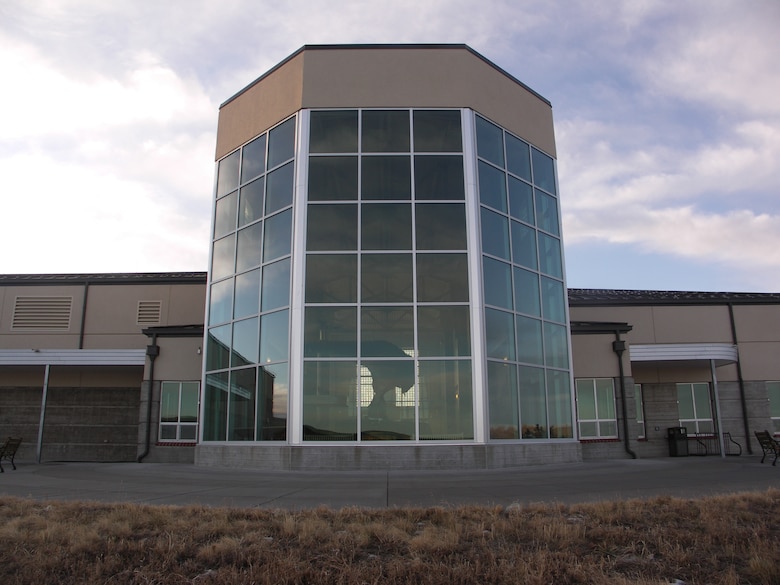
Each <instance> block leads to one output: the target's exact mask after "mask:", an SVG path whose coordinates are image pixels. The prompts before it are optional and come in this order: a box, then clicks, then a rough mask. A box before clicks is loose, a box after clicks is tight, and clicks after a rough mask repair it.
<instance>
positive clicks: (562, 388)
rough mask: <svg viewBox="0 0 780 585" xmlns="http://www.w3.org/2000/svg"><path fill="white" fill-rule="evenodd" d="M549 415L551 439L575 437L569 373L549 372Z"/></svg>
mask: <svg viewBox="0 0 780 585" xmlns="http://www.w3.org/2000/svg"><path fill="white" fill-rule="evenodd" d="M547 392H548V399H547V400H548V413H549V417H550V438H551V439H568V438H571V437H572V436H573V430H574V429H573V428H572V422H571V386H570V383H569V372H562V371H558V370H547Z"/></svg>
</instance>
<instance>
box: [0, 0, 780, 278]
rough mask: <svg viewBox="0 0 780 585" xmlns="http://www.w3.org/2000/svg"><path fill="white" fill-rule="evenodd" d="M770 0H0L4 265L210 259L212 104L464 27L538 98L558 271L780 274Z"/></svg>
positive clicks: (776, 20) (198, 264) (161, 266)
mask: <svg viewBox="0 0 780 585" xmlns="http://www.w3.org/2000/svg"><path fill="white" fill-rule="evenodd" d="M778 29H780V2H777V1H776V0H751V1H750V2H746V1H744V0H731V1H729V0H721V1H713V0H688V1H686V2H680V1H679V0H672V1H666V0H632V1H630V2H629V1H622V0H598V1H592V0H582V1H576V0H560V1H556V2H552V1H550V0H387V1H385V2H373V1H370V0H361V1H358V0H337V1H333V0H331V1H327V2H326V1H324V0H323V1H320V0H298V1H296V0H284V1H279V0H274V1H270V0H255V1H252V0H220V1H216V0H166V1H165V2H158V1H153V0H134V1H131V0H114V1H105V0H60V1H57V0H36V1H35V2H31V1H29V0H2V1H0V79H2V80H3V91H2V92H0V194H1V196H2V202H3V210H2V214H1V215H0V217H3V219H4V220H3V221H2V224H0V250H2V252H0V273H38V272H64V273H74V272H167V271H190V270H192V271H202V270H206V264H207V257H208V231H209V225H210V212H211V197H212V193H211V191H212V184H213V173H214V163H213V158H214V146H215V129H216V123H217V110H218V107H219V104H220V103H222V102H223V101H224V100H225V99H227V98H228V97H230V96H231V95H233V94H234V93H235V92H236V91H238V90H239V89H241V88H242V87H244V86H245V85H247V84H248V83H249V82H251V81H252V80H253V79H255V78H256V77H258V76H259V75H260V74H262V73H263V72H265V71H266V70H267V69H269V68H270V67H272V66H273V65H275V64H276V63H277V62H279V61H281V60H282V59H284V58H285V57H287V56H288V55H289V54H290V53H292V52H294V51H295V50H297V49H298V48H300V47H301V46H302V45H304V44H329V43H467V44H468V45H470V46H471V47H472V48H474V49H475V50H477V51H478V52H480V53H481V54H482V55H484V56H485V57H487V58H488V59H490V60H491V61H493V62H494V63H496V64H497V65H499V66H500V67H502V68H503V69H505V70H506V71H508V72H509V73H511V74H512V75H514V76H515V77H517V78H519V79H520V80H522V81H523V82H525V83H526V84H527V85H529V86H530V87H532V88H533V89H535V90H536V91H537V92H539V93H541V94H542V95H544V96H545V97H546V98H547V99H549V100H550V101H551V102H552V104H553V112H554V117H555V129H556V135H557V142H558V171H559V182H560V190H561V202H562V210H563V220H564V242H565V249H566V262H567V272H568V285H569V286H570V287H581V288H621V289H623V288H625V289H659V290H709V291H767V292H777V291H780V59H779V58H778V56H779V55H780V34H778V33H777V31H778Z"/></svg>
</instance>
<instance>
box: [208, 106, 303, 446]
mask: <svg viewBox="0 0 780 585" xmlns="http://www.w3.org/2000/svg"><path fill="white" fill-rule="evenodd" d="M295 143H296V140H295V118H290V119H288V120H286V121H285V122H282V123H281V124H279V125H278V126H276V127H275V128H272V129H271V130H270V131H268V132H266V133H264V134H262V135H261V136H258V137H257V138H255V139H254V140H252V141H250V142H249V143H247V144H245V145H244V146H243V147H241V148H240V149H238V150H236V151H235V152H233V153H231V154H229V155H228V156H226V157H225V158H223V159H221V160H220V161H219V163H218V164H217V185H216V203H215V207H214V209H215V212H214V224H213V225H214V231H213V234H212V237H213V248H212V260H211V270H210V278H209V305H208V318H207V322H208V330H207V331H208V332H207V336H206V355H205V370H206V376H205V386H204V395H203V400H204V407H203V413H204V417H203V421H202V424H203V440H204V441H284V440H286V438H287V398H288V389H287V385H288V379H289V329H290V327H289V312H290V311H289V307H290V258H291V246H292V225H293V224H292V220H293V208H292V205H293V191H294V178H295V161H294V154H295Z"/></svg>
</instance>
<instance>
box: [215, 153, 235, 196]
mask: <svg viewBox="0 0 780 585" xmlns="http://www.w3.org/2000/svg"><path fill="white" fill-rule="evenodd" d="M238 157H239V151H235V152H234V153H233V154H230V155H228V156H226V157H225V158H223V159H222V160H221V161H219V164H218V165H217V197H222V196H223V195H226V194H228V193H230V192H231V191H235V190H236V188H238Z"/></svg>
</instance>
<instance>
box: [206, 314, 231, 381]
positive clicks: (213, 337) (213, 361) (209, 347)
mask: <svg viewBox="0 0 780 585" xmlns="http://www.w3.org/2000/svg"><path fill="white" fill-rule="evenodd" d="M231 330H232V328H231V325H229V324H228V325H222V326H221V327H212V328H211V329H209V336H208V340H207V342H206V369H207V370H221V369H223V368H227V367H228V365H229V363H230V351H229V350H230V336H231Z"/></svg>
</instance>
